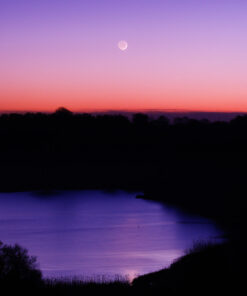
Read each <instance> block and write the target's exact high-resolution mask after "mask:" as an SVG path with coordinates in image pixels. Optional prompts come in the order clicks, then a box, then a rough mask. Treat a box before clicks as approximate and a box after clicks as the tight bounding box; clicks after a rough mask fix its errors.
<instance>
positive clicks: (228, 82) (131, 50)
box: [0, 0, 247, 111]
mask: <svg viewBox="0 0 247 296" xmlns="http://www.w3.org/2000/svg"><path fill="white" fill-rule="evenodd" d="M122 39H123V40H126V41H128V43H129V47H128V49H127V50H126V51H124V52H122V51H120V50H119V49H118V47H117V43H118V41H119V40H122ZM59 106H65V107H67V108H69V109H71V110H74V111H81V110H95V109H97V110H98V109H128V110H131V109H132V110H137V109H141V110H142V109H177V110H192V111H193V110H198V111H247V1H246V0H35V1H34V0H0V110H1V111H4V110H15V111H18V110H20V111H27V110H32V111H37V110H40V111H52V110H54V109H56V108H57V107H59Z"/></svg>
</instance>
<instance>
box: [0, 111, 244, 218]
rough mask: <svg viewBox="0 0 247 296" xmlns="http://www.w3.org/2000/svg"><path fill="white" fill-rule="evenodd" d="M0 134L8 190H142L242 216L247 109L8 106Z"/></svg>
mask: <svg viewBox="0 0 247 296" xmlns="http://www.w3.org/2000/svg"><path fill="white" fill-rule="evenodd" d="M0 139H1V145H0V190H1V191H15V190H17V191H19V190H53V189H90V188H92V189H97V188H99V189H116V188H118V189H120V188H122V189H128V190H141V191H143V192H145V197H146V198H154V199H160V200H164V201H166V202H171V203H175V204H179V205H180V206H183V207H187V208H189V209H192V210H193V209H194V208H195V209H196V210H197V212H198V211H199V212H200V213H202V214H204V213H205V214H206V215H211V216H213V217H214V218H215V217H216V218H219V219H223V218H224V219H226V220H227V219H228V218H229V216H231V219H235V220H237V219H239V217H240V216H241V215H240V214H241V213H242V211H243V209H244V208H243V202H244V201H245V198H246V197H245V192H246V178H247V169H246V168H247V166H246V164H247V158H246V151H247V149H246V148H247V116H238V117H236V118H235V119H233V120H231V121H230V122H210V121H208V120H206V119H204V120H195V119H189V118H186V117H181V118H176V119H175V120H174V122H172V123H171V122H169V120H168V119H167V118H166V117H164V116H160V117H159V118H158V119H152V118H150V117H149V116H147V115H146V114H141V113H139V114H134V115H133V117H132V119H129V118H127V117H125V116H123V115H91V114H74V113H72V112H70V111H69V110H67V109H65V108H59V109H58V110H57V111H56V112H55V113H53V114H45V113H26V114H2V115H1V116H0ZM233 201H234V202H233ZM240 212H241V213H240Z"/></svg>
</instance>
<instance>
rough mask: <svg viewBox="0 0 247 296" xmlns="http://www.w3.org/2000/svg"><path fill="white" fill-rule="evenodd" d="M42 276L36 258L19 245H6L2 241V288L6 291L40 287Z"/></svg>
mask: <svg viewBox="0 0 247 296" xmlns="http://www.w3.org/2000/svg"><path fill="white" fill-rule="evenodd" d="M41 282H42V274H41V271H40V270H39V269H38V265H37V262H36V257H33V256H29V255H28V251H27V250H26V249H24V248H22V247H20V246H19V245H17V244H16V245H14V246H10V245H6V244H3V243H2V242H1V241H0V287H1V289H3V288H5V289H6V290H11V289H12V288H14V289H21V288H27V287H28V288H36V287H40V285H41Z"/></svg>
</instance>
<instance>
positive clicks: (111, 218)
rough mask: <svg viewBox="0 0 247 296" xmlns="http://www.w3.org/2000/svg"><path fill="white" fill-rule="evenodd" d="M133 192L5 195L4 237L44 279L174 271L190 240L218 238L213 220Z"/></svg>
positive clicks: (0, 207) (0, 204)
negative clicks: (172, 267) (37, 265)
mask: <svg viewBox="0 0 247 296" xmlns="http://www.w3.org/2000/svg"><path fill="white" fill-rule="evenodd" d="M135 195H136V194H134V193H126V192H120V191H119V192H115V193H104V192H101V191H68V192H60V193H57V194H53V195H41V194H37V193H0V240H1V241H3V242H4V243H8V244H13V243H18V244H20V245H22V246H24V247H26V248H27V249H28V250H29V253H30V254H31V255H35V256H37V259H38V262H39V263H40V268H41V270H42V272H43V275H44V276H46V277H61V276H83V277H85V276H86V277H92V276H97V275H106V276H108V277H112V276H114V275H116V274H119V275H123V276H125V275H128V276H129V278H130V279H132V278H133V277H135V276H136V275H139V274H144V273H148V272H152V271H156V270H158V269H161V268H163V267H167V266H169V265H170V263H171V262H172V261H173V260H174V259H176V258H177V257H179V256H181V255H182V254H183V253H184V250H185V249H187V248H189V247H191V246H192V243H193V241H196V240H215V239H216V240H217V237H218V236H219V235H220V231H219V230H218V229H217V228H216V226H215V225H214V224H213V223H211V222H209V221H208V220H205V219H202V218H198V217H195V216H190V215H186V214H184V213H182V212H180V211H178V210H175V209H173V208H169V207H166V206H164V205H162V204H160V203H157V202H151V201H146V200H141V199H136V198H135Z"/></svg>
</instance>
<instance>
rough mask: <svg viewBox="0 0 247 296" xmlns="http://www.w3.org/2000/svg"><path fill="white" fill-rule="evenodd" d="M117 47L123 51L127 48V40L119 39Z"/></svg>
mask: <svg viewBox="0 0 247 296" xmlns="http://www.w3.org/2000/svg"><path fill="white" fill-rule="evenodd" d="M118 48H119V49H120V50H122V51H125V50H126V49H127V48H128V42H127V41H125V40H121V41H119V42H118Z"/></svg>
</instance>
